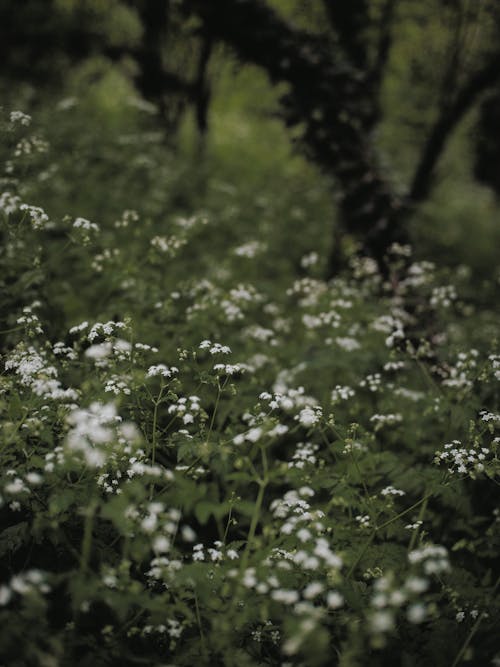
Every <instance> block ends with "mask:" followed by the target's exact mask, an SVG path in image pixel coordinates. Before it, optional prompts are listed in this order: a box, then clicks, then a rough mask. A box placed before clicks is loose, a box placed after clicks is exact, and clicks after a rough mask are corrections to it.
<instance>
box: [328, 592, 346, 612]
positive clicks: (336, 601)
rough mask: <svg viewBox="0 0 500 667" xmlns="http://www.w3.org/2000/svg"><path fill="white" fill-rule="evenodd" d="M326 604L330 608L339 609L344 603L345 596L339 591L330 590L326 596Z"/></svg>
mask: <svg viewBox="0 0 500 667" xmlns="http://www.w3.org/2000/svg"><path fill="white" fill-rule="evenodd" d="M326 604H327V605H328V606H329V607H330V609H339V607H342V605H343V604H344V598H343V596H342V595H341V594H340V593H338V592H337V591H330V592H329V593H328V594H327V596H326Z"/></svg>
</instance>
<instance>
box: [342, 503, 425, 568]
mask: <svg viewBox="0 0 500 667" xmlns="http://www.w3.org/2000/svg"><path fill="white" fill-rule="evenodd" d="M431 496H432V493H427V494H426V495H425V496H424V497H423V498H420V500H418V501H417V502H416V503H413V505H411V506H410V507H408V508H407V509H405V510H403V511H402V512H400V513H399V514H396V516H394V517H392V519H389V520H388V521H385V522H384V523H382V524H380V526H375V528H374V529H373V531H372V533H371V535H370V537H369V538H368V540H367V541H366V542H365V544H364V545H363V547H362V549H361V551H360V553H359V554H358V556H357V557H356V560H355V561H354V563H353V564H352V565H351V567H350V569H349V572H348V573H347V579H349V578H350V577H351V576H352V574H353V572H354V570H355V569H356V568H357V566H358V565H359V562H360V561H361V559H362V558H363V556H364V555H365V553H366V551H367V549H368V547H369V546H370V544H371V543H372V542H373V540H374V539H375V535H376V534H377V533H378V531H379V530H382V529H383V528H387V526H390V525H391V523H394V522H395V521H397V520H398V519H401V517H403V516H405V514H408V512H411V511H412V510H414V509H415V508H416V507H418V506H419V505H422V503H425V502H426V501H427V500H428V499H429V498H430V497H431Z"/></svg>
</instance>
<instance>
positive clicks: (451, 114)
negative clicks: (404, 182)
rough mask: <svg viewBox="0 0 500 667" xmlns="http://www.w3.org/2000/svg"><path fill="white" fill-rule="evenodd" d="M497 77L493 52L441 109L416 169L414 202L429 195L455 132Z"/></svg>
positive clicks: (498, 64) (499, 61)
mask: <svg viewBox="0 0 500 667" xmlns="http://www.w3.org/2000/svg"><path fill="white" fill-rule="evenodd" d="M497 81H500V54H495V55H494V56H492V57H491V58H490V60H489V62H487V63H486V64H485V65H484V66H483V67H482V68H481V69H480V70H478V71H477V72H475V73H474V74H472V75H471V77H470V78H469V81H468V82H467V83H465V84H464V86H463V87H462V89H461V90H460V91H459V92H458V94H457V95H456V97H455V101H454V102H453V103H451V104H449V105H448V106H447V107H445V108H443V109H442V110H441V112H440V113H439V115H438V118H437V120H436V122H435V124H434V126H433V128H432V129H431V132H430V134H429V137H428V139H427V141H426V143H425V144H424V147H423V150H422V153H421V156H420V160H419V162H418V164H417V167H416V169H415V174H414V176H413V179H412V183H411V187H410V192H409V200H410V203H411V204H415V203H419V202H421V201H423V200H424V199H425V198H426V197H427V196H428V195H429V192H430V189H431V186H432V181H433V175H434V170H435V167H436V165H437V163H438V161H439V158H440V157H441V155H442V153H443V151H444V148H445V146H446V143H447V141H448V140H449V138H450V136H451V134H452V133H453V131H454V130H455V128H456V127H457V125H458V124H459V122H460V121H461V120H462V118H463V117H464V116H465V114H466V113H467V112H468V111H469V110H470V109H471V108H472V107H473V105H474V104H475V102H476V101H477V100H478V98H479V97H480V96H481V94H482V93H483V92H484V91H485V90H487V89H488V88H489V87H490V86H492V85H494V84H495V83H496V82H497Z"/></svg>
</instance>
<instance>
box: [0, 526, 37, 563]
mask: <svg viewBox="0 0 500 667" xmlns="http://www.w3.org/2000/svg"><path fill="white" fill-rule="evenodd" d="M29 536H30V532H29V524H28V522H27V521H21V522H20V523H16V524H15V525H14V526H10V527H9V528H5V530H3V531H2V532H1V533H0V557H3V556H5V555H6V554H8V553H14V552H15V551H17V550H18V549H19V548H20V547H22V546H23V545H24V544H26V543H27V542H28V540H29Z"/></svg>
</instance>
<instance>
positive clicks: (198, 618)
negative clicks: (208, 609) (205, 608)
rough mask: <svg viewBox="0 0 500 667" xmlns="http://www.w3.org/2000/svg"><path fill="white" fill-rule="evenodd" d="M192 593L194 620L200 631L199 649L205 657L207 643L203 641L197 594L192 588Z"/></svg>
mask: <svg viewBox="0 0 500 667" xmlns="http://www.w3.org/2000/svg"><path fill="white" fill-rule="evenodd" d="M193 593H194V608H195V612H196V622H197V624H198V630H199V632H200V640H201V650H202V652H203V655H204V656H205V657H207V645H206V641H205V633H204V632H203V626H202V624H201V615H200V607H199V605H198V596H197V595H196V591H194V590H193Z"/></svg>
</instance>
